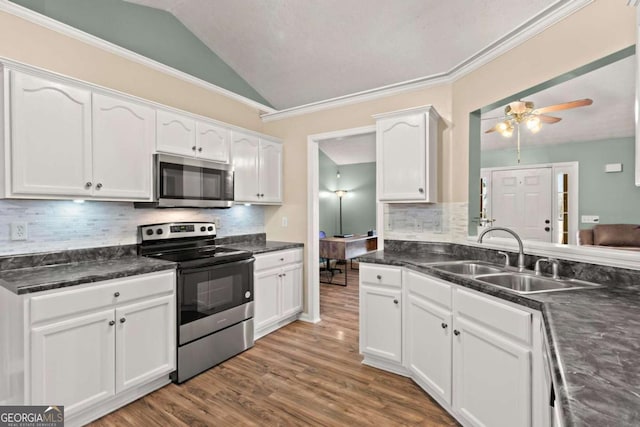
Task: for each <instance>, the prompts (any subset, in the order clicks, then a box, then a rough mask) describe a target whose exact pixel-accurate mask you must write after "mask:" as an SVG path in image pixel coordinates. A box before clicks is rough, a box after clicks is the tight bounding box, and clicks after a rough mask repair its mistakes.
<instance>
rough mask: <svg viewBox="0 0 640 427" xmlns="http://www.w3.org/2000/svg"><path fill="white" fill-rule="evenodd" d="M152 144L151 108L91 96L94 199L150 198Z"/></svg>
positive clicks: (113, 98) (152, 120) (121, 100)
mask: <svg viewBox="0 0 640 427" xmlns="http://www.w3.org/2000/svg"><path fill="white" fill-rule="evenodd" d="M154 141H155V112H154V110H153V109H151V108H149V107H146V106H143V105H139V104H135V103H133V102H129V101H125V100H123V99H119V98H116V97H111V96H106V95H101V94H94V95H93V158H94V161H93V181H94V183H93V184H94V190H93V191H94V196H96V197H106V198H120V197H122V198H126V199H141V200H145V199H150V198H151V175H152V156H151V152H152V150H153V144H154Z"/></svg>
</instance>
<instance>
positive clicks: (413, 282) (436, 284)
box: [405, 270, 452, 309]
mask: <svg viewBox="0 0 640 427" xmlns="http://www.w3.org/2000/svg"><path fill="white" fill-rule="evenodd" d="M405 277H406V280H405V285H406V286H407V289H409V293H411V294H416V295H419V296H421V297H423V298H425V299H427V300H429V301H431V302H434V303H436V304H438V305H441V306H443V307H445V308H448V309H451V300H452V288H451V284H450V283H447V282H445V281H442V280H439V279H436V278H434V277H429V276H426V275H424V274H420V273H416V272H414V271H410V270H409V271H407V272H406V276H405Z"/></svg>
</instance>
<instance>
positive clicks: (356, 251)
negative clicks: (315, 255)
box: [320, 235, 378, 286]
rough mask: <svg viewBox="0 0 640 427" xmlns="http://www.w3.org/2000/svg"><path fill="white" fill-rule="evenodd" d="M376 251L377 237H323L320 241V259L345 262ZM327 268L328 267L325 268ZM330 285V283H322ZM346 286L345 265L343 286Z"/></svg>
mask: <svg viewBox="0 0 640 427" xmlns="http://www.w3.org/2000/svg"><path fill="white" fill-rule="evenodd" d="M377 250H378V236H367V235H364V236H354V237H346V238H343V237H325V238H324V239H320V258H326V259H337V260H341V261H347V260H350V259H353V258H356V257H359V256H361V255H364V254H367V253H369V252H375V251H377ZM327 267H328V266H327ZM322 283H331V282H322ZM342 286H347V266H346V263H345V270H344V285H342Z"/></svg>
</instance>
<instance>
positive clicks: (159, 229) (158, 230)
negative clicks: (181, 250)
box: [156, 228, 164, 234]
mask: <svg viewBox="0 0 640 427" xmlns="http://www.w3.org/2000/svg"><path fill="white" fill-rule="evenodd" d="M156 233H158V234H162V233H164V231H162V228H158V229H157V230H156Z"/></svg>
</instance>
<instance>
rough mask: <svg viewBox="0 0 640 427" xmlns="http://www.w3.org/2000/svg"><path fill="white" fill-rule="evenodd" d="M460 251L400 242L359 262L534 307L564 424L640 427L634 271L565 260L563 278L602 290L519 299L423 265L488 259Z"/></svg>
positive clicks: (639, 287) (638, 283)
mask: <svg viewBox="0 0 640 427" xmlns="http://www.w3.org/2000/svg"><path fill="white" fill-rule="evenodd" d="M464 252H465V251H464V250H461V251H456V250H453V251H442V250H439V251H437V252H433V253H429V252H425V251H414V250H408V248H406V247H405V248H403V247H402V245H399V246H396V247H394V248H393V250H391V251H390V250H386V251H378V252H376V253H373V254H370V255H367V256H363V257H360V258H359V260H360V261H361V262H369V263H379V264H388V265H397V266H406V267H408V268H411V269H414V270H417V271H421V272H424V273H428V274H430V275H433V276H436V277H439V278H441V279H444V280H447V281H450V282H452V283H456V284H458V285H461V286H464V287H467V288H471V289H475V290H477V291H480V292H483V293H486V294H488V295H492V296H494V297H498V298H501V299H504V300H508V301H511V302H514V303H517V304H521V305H524V306H527V307H529V308H532V309H535V310H540V311H541V312H542V316H543V319H544V324H545V328H546V333H547V339H548V345H549V347H550V349H549V350H550V353H551V359H552V363H553V370H554V381H555V384H556V387H557V390H556V393H557V398H558V400H559V401H560V403H561V408H562V413H563V418H564V421H565V425H567V426H638V425H640V363H638V362H637V360H638V357H639V355H640V280H638V277H640V275H638V272H634V271H630V270H624V269H613V268H611V267H604V266H595V265H591V266H590V268H585V267H586V266H589V265H588V264H579V263H568V264H571V265H569V266H568V267H566V269H565V271H562V270H561V273H564V272H566V271H567V269H571V270H572V271H573V273H574V274H575V276H582V278H585V280H589V279H590V280H591V281H595V282H598V283H600V284H602V285H605V287H603V288H598V289H588V290H572V291H566V292H551V293H542V294H529V295H521V294H517V293H515V292H510V291H508V290H502V289H500V288H498V287H494V286H490V285H483V284H481V283H479V282H476V281H473V280H471V279H467V278H464V277H461V276H457V275H455V274H450V273H445V272H441V271H438V270H435V269H433V268H431V267H429V266H426V265H423V264H425V263H435V262H446V261H455V260H460V259H485V260H487V259H486V256H480V257H478V256H476V257H473V256H470V254H469V253H468V251H467V253H464ZM476 255H477V254H476ZM497 259H498V258H494V259H492V260H493V261H496V260H497ZM512 265H513V263H512ZM585 275H588V276H590V277H584V276H585ZM578 278H580V277H578Z"/></svg>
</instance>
